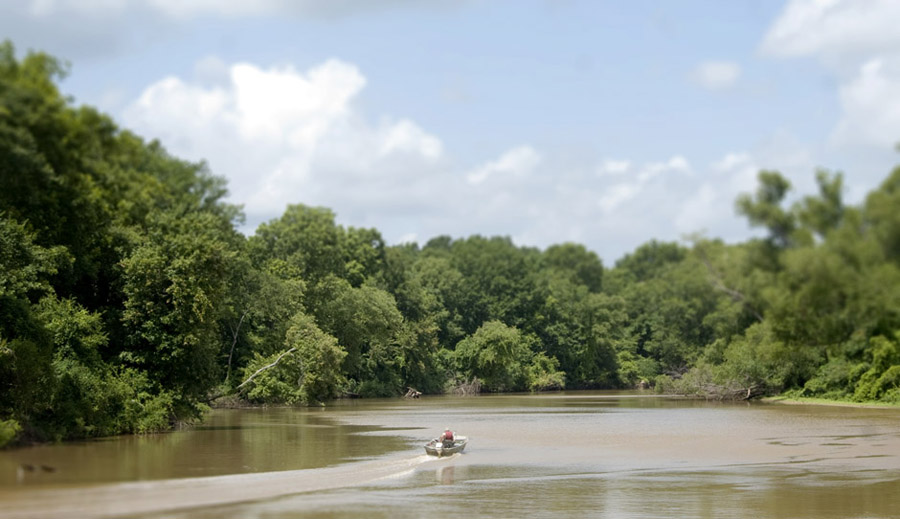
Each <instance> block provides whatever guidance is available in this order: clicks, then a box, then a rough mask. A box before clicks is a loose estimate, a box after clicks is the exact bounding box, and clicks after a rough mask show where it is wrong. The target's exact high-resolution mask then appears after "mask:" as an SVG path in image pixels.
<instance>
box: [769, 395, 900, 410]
mask: <svg viewBox="0 0 900 519" xmlns="http://www.w3.org/2000/svg"><path fill="white" fill-rule="evenodd" d="M759 401H760V402H765V403H767V404H781V405H823V406H834V407H856V408H872V409H900V404H888V403H883V402H849V401H847V400H832V399H830V398H813V397H786V396H770V397H765V398H761V399H760V400H759Z"/></svg>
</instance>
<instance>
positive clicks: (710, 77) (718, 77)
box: [692, 61, 741, 90]
mask: <svg viewBox="0 0 900 519" xmlns="http://www.w3.org/2000/svg"><path fill="white" fill-rule="evenodd" d="M740 76H741V66H740V65H738V64H737V63H734V62H733V61H705V62H703V63H701V64H699V65H697V67H696V68H695V69H694V72H693V74H692V78H693V80H694V81H695V82H696V83H697V84H698V85H700V86H702V87H703V88H706V89H709V90H724V89H726V88H729V87H731V86H733V85H734V83H735V82H736V81H737V80H738V78H739V77H740Z"/></svg>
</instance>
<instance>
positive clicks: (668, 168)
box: [597, 155, 691, 215]
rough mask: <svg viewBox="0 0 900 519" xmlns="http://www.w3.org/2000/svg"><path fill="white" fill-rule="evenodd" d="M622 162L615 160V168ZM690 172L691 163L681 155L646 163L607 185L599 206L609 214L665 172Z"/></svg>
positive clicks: (599, 200)
mask: <svg viewBox="0 0 900 519" xmlns="http://www.w3.org/2000/svg"><path fill="white" fill-rule="evenodd" d="M609 164H610V162H609V161H606V162H605V163H604V165H605V166H606V167H609ZM620 164H621V162H620V163H619V164H616V162H613V165H615V166H616V168H615V169H619V166H620ZM626 169H627V168H626ZM690 172H691V167H690V164H688V162H687V160H686V159H685V158H684V157H682V156H680V155H676V156H674V157H672V158H670V159H669V160H668V161H665V162H651V163H648V164H644V165H643V166H641V167H640V168H638V169H636V170H635V171H634V173H633V174H632V175H631V176H630V177H629V178H627V179H625V180H622V181H620V182H618V183H616V184H613V185H611V186H609V187H607V188H606V189H605V190H604V192H603V193H602V194H601V195H600V197H599V199H598V200H597V206H598V207H599V208H600V210H601V211H603V213H604V214H607V215H609V214H611V213H613V212H614V211H616V210H617V209H618V208H619V207H620V206H622V204H625V203H626V202H628V201H630V200H633V199H635V198H636V197H638V195H640V194H641V193H642V192H643V191H644V190H645V188H647V186H648V185H650V184H651V183H653V182H654V180H656V179H657V178H658V177H659V176H660V175H663V174H665V173H682V174H689V173H690Z"/></svg>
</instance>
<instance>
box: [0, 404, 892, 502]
mask: <svg viewBox="0 0 900 519" xmlns="http://www.w3.org/2000/svg"><path fill="white" fill-rule="evenodd" d="M445 426H451V427H452V428H453V429H454V430H456V431H457V432H458V433H459V434H465V435H467V436H469V437H470V438H471V441H470V444H469V446H468V447H467V449H466V452H465V453H464V454H462V455H456V456H453V457H450V458H449V459H442V460H435V459H433V458H431V459H430V458H428V457H427V456H425V455H424V454H423V452H424V451H423V450H422V448H421V444H422V443H424V442H425V441H426V440H427V439H429V438H431V437H433V436H435V435H437V434H438V433H439V432H440V431H441V430H442V429H443V428H444V427H445ZM23 463H25V464H32V465H35V466H37V465H41V464H44V465H47V466H48V467H54V471H53V472H42V471H40V470H35V472H29V473H26V474H25V475H24V478H20V479H21V481H20V482H18V483H17V482H16V474H15V472H16V470H15V467H19V466H21V464H23ZM19 472H21V471H19ZM0 478H2V479H0V505H5V506H3V507H2V508H0V517H45V516H46V514H47V513H57V512H62V511H63V510H65V511H67V512H66V515H65V516H66V517H73V516H77V515H78V514H81V515H84V516H98V517H114V516H120V515H127V516H139V517H148V518H149V517H178V518H185V519H186V518H213V517H234V518H237V517H260V518H262V517H265V518H285V519H287V518H305V517H334V518H344V517H425V516H428V517H445V516H450V515H453V516H460V515H461V514H468V515H470V516H471V515H472V514H477V515H478V516H483V517H512V516H515V517H546V516H551V515H552V516H553V517H624V518H629V517H634V518H648V517H667V518H671V517H761V518H765V517H794V518H806V517H809V518H830V517H834V518H838V517H842V518H843V517H885V518H886V517H900V410H895V409H857V408H843V407H824V406H781V405H765V404H754V405H748V404H743V403H742V404H722V403H714V402H699V401H681V400H673V399H668V398H661V397H655V396H652V395H641V394H629V393H608V392H607V393H593V392H592V393H577V392H575V393H556V394H547V395H503V396H480V397H474V398H451V397H432V398H423V399H420V400H376V401H372V400H361V401H347V402H341V403H339V404H337V405H333V406H329V407H328V408H326V409H256V410H220V411H216V412H215V413H213V415H212V416H211V417H210V419H209V420H208V421H207V423H206V425H205V426H203V427H198V428H195V429H191V430H185V431H178V432H175V433H172V434H167V435H157V436H150V437H130V438H117V439H110V440H104V441H100V442H85V443H79V444H71V445H62V446H45V447H39V448H32V449H22V450H16V451H10V452H6V453H0ZM41 514H44V515H41ZM72 514H75V515H72Z"/></svg>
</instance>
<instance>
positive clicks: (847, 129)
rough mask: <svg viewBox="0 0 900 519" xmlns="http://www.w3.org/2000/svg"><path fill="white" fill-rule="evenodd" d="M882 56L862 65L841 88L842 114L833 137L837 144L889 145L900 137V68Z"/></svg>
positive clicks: (886, 146)
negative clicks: (891, 64)
mask: <svg viewBox="0 0 900 519" xmlns="http://www.w3.org/2000/svg"><path fill="white" fill-rule="evenodd" d="M894 65H895V66H894V69H893V70H891V69H890V68H888V64H887V63H885V61H884V60H881V59H873V60H871V61H868V62H866V63H865V64H863V65H862V66H861V67H860V69H859V75H858V76H856V77H855V78H854V79H853V80H852V81H850V82H849V83H846V84H844V85H842V86H841V88H840V100H841V108H842V111H843V115H842V117H841V120H840V122H839V123H838V125H837V127H836V128H835V130H834V132H833V134H832V139H833V141H834V142H836V143H838V144H863V145H874V146H878V147H882V148H890V147H891V146H893V145H894V143H896V142H897V141H898V140H900V71H898V70H897V68H898V67H897V65H898V63H894Z"/></svg>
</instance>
